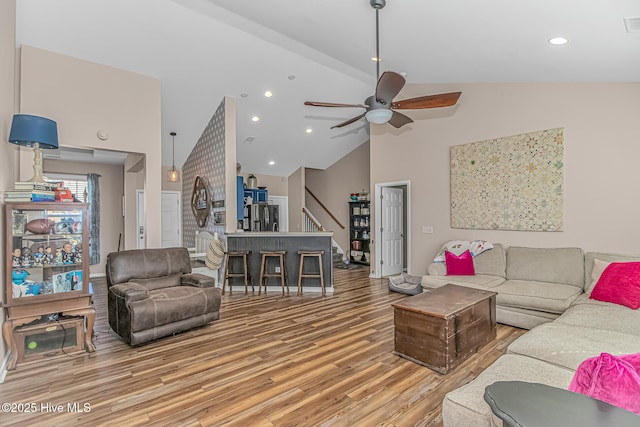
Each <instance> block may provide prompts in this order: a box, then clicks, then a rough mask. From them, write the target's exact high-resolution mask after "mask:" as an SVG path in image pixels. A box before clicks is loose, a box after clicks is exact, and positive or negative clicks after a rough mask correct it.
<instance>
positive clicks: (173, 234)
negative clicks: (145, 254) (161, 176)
mask: <svg viewBox="0 0 640 427" xmlns="http://www.w3.org/2000/svg"><path fill="white" fill-rule="evenodd" d="M180 210H181V209H180V192H179V191H163V192H162V247H163V248H175V247H178V246H182V239H181V236H180Z"/></svg>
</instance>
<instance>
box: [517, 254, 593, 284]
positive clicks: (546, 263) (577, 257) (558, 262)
mask: <svg viewBox="0 0 640 427" xmlns="http://www.w3.org/2000/svg"><path fill="white" fill-rule="evenodd" d="M584 271H585V270H584V253H583V252H582V249H580V248H524V247H518V246H511V247H509V248H508V249H507V279H508V280H512V279H513V280H529V281H535V282H549V283H561V284H565V285H571V286H575V287H578V288H580V289H584V283H585V280H584Z"/></svg>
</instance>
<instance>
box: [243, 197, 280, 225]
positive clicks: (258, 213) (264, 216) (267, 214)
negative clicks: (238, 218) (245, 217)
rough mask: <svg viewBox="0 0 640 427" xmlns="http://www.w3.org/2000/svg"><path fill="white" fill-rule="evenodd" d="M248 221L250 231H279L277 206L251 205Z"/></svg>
mask: <svg viewBox="0 0 640 427" xmlns="http://www.w3.org/2000/svg"><path fill="white" fill-rule="evenodd" d="M249 221H250V224H251V231H280V228H279V227H280V224H279V221H280V212H279V206H277V205H269V204H267V203H253V204H252V205H251V210H250V217H249Z"/></svg>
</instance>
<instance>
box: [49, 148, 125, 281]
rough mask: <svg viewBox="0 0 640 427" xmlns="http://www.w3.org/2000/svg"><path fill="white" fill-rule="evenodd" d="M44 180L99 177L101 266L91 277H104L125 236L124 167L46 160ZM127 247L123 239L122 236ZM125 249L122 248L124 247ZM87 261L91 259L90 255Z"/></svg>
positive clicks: (95, 266)
mask: <svg viewBox="0 0 640 427" xmlns="http://www.w3.org/2000/svg"><path fill="white" fill-rule="evenodd" d="M44 171H45V176H46V174H47V173H48V172H57V173H70V172H69V171H73V173H75V174H80V175H86V174H88V173H97V174H99V175H100V263H99V264H95V265H92V266H91V267H90V269H91V275H92V276H94V275H96V274H100V275H101V274H105V271H106V270H105V267H106V262H107V255H108V254H109V253H110V252H116V251H117V250H118V239H119V237H120V235H121V234H124V219H123V217H122V194H123V189H124V182H123V181H124V173H123V167H122V166H121V165H103V164H96V163H83V162H69V161H63V160H47V159H45V160H44ZM122 237H123V240H122V243H124V235H123V236H122ZM121 249H122V247H121ZM87 257H88V255H87Z"/></svg>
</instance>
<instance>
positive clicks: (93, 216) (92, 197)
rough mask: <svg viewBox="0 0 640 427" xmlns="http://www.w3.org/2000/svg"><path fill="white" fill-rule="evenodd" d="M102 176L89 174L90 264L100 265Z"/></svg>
mask: <svg viewBox="0 0 640 427" xmlns="http://www.w3.org/2000/svg"><path fill="white" fill-rule="evenodd" d="M99 179H100V175H98V174H97V173H89V174H87V196H88V198H89V200H88V202H89V264H90V265H94V264H99V263H100V181H99Z"/></svg>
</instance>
